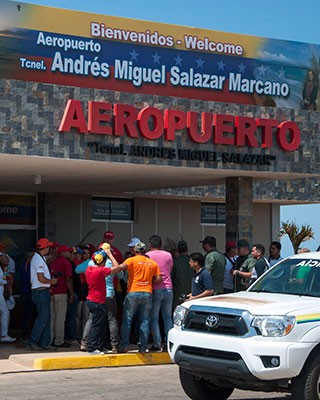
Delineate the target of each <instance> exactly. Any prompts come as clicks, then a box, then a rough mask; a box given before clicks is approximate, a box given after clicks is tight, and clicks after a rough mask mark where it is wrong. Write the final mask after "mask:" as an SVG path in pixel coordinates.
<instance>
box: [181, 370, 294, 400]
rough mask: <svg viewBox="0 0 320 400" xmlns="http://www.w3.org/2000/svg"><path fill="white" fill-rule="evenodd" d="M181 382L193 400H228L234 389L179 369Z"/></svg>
mask: <svg viewBox="0 0 320 400" xmlns="http://www.w3.org/2000/svg"><path fill="white" fill-rule="evenodd" d="M179 375H180V382H181V386H182V388H183V390H184V392H185V394H186V395H187V396H188V397H190V399H192V400H213V399H214V400H227V399H228V398H229V397H230V395H231V393H232V392H233V390H234V388H225V387H219V386H216V385H213V384H212V383H210V382H208V381H207V380H205V379H203V378H200V379H199V378H197V377H195V376H194V375H192V374H190V373H189V372H187V371H186V370H184V369H182V368H179ZM300 400H301V399H300Z"/></svg>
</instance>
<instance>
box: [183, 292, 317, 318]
mask: <svg viewBox="0 0 320 400" xmlns="http://www.w3.org/2000/svg"><path fill="white" fill-rule="evenodd" d="M183 305H184V306H186V307H187V308H190V307H192V306H202V307H219V308H232V309H240V310H247V311H249V312H250V313H251V314H253V315H286V314H290V315H294V314H302V313H303V314H306V313H308V312H310V313H312V312H319V308H320V298H316V297H307V296H295V295H287V294H279V293H257V292H238V293H231V294H227V295H219V296H212V297H205V298H203V299H199V300H193V301H190V302H186V303H184V304H183Z"/></svg>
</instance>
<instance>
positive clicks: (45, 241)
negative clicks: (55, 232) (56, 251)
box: [37, 238, 52, 250]
mask: <svg viewBox="0 0 320 400" xmlns="http://www.w3.org/2000/svg"><path fill="white" fill-rule="evenodd" d="M51 246H52V242H50V240H49V239H47V238H41V239H39V240H38V241H37V249H38V250H42V249H45V248H46V247H51Z"/></svg>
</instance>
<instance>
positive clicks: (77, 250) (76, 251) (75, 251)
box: [72, 247, 83, 254]
mask: <svg viewBox="0 0 320 400" xmlns="http://www.w3.org/2000/svg"><path fill="white" fill-rule="evenodd" d="M72 252H73V254H83V250H82V249H80V247H73V248H72Z"/></svg>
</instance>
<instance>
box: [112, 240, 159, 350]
mask: <svg viewBox="0 0 320 400" xmlns="http://www.w3.org/2000/svg"><path fill="white" fill-rule="evenodd" d="M145 251H146V245H145V244H144V243H137V244H136V245H135V254H136V255H135V256H133V257H129V258H127V259H126V261H125V262H124V263H122V264H121V265H120V267H122V268H123V269H126V270H127V271H128V294H127V295H126V298H125V300H124V304H123V319H122V326H121V341H120V349H119V353H126V352H127V351H128V350H129V345H130V332H131V325H132V321H133V318H134V316H135V315H137V317H138V318H137V319H138V323H139V338H140V341H139V352H140V353H146V352H147V351H148V349H147V346H148V338H149V331H150V311H151V307H152V284H155V283H160V282H161V275H160V269H159V266H158V264H157V263H156V262H154V261H153V260H151V259H150V258H149V257H146V255H145Z"/></svg>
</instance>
